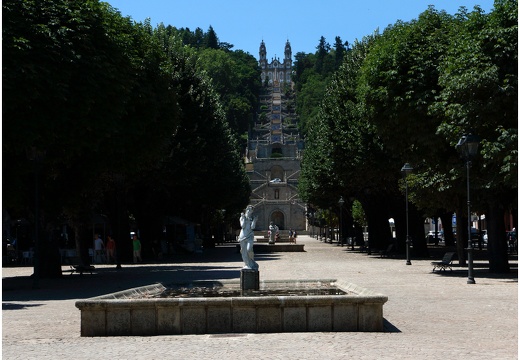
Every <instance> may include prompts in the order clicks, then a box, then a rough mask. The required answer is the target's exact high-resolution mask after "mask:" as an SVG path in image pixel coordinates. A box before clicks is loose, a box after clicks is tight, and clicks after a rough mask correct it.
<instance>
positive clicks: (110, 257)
mask: <svg viewBox="0 0 520 360" xmlns="http://www.w3.org/2000/svg"><path fill="white" fill-rule="evenodd" d="M105 249H106V251H107V264H110V263H112V262H115V261H116V242H115V241H114V239H113V238H112V236H110V235H109V236H107V245H106V246H105Z"/></svg>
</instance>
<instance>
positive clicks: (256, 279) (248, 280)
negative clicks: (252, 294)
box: [240, 269, 260, 291]
mask: <svg viewBox="0 0 520 360" xmlns="http://www.w3.org/2000/svg"><path fill="white" fill-rule="evenodd" d="M259 289H260V273H259V271H258V270H253V269H242V270H240V290H242V291H247V290H259Z"/></svg>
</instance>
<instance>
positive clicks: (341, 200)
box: [338, 196, 345, 246]
mask: <svg viewBox="0 0 520 360" xmlns="http://www.w3.org/2000/svg"><path fill="white" fill-rule="evenodd" d="M344 203H345V200H343V196H340V197H339V201H338V204H339V241H338V246H339V244H340V242H341V246H343V204H344Z"/></svg>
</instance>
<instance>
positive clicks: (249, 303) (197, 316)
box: [76, 279, 388, 336]
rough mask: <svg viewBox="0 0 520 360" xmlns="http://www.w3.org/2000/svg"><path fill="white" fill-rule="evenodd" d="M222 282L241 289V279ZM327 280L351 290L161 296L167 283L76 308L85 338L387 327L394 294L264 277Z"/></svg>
mask: <svg viewBox="0 0 520 360" xmlns="http://www.w3.org/2000/svg"><path fill="white" fill-rule="evenodd" d="M207 283H208V282H193V283H192V284H191V285H192V286H205V285H207ZM212 283H213V285H214V284H215V283H216V282H212ZM218 284H219V286H222V288H223V289H230V290H233V289H240V284H239V282H237V281H221V282H218ZM324 284H325V285H326V286H328V287H336V288H337V289H339V290H341V291H342V292H345V293H346V294H344V295H313V294H312V293H311V295H296V296H295V295H287V296H280V295H277V296H270V295H266V296H248V295H242V296H222V297H218V296H217V297H180V298H177V297H176V298H161V297H157V296H158V295H159V294H160V293H163V292H164V291H165V289H166V287H165V286H164V285H162V284H154V285H149V286H145V287H140V288H134V289H130V290H126V291H122V292H117V293H113V294H108V295H104V296H99V297H95V298H90V299H86V300H80V301H77V302H76V307H77V308H78V309H80V311H81V336H153V335H178V334H218V333H281V332H316V331H319V332H323V331H342V332H344V331H383V304H384V303H386V301H387V300H388V297H387V296H385V295H382V294H379V293H375V292H373V291H370V290H368V289H365V288H362V287H359V286H357V285H355V284H352V283H348V282H345V281H341V280H330V279H327V280H311V281H295V280H289V281H261V283H260V290H265V289H299V288H301V289H305V288H307V289H313V288H316V285H319V286H323V285H324Z"/></svg>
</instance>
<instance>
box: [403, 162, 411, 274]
mask: <svg viewBox="0 0 520 360" xmlns="http://www.w3.org/2000/svg"><path fill="white" fill-rule="evenodd" d="M412 170H413V167H412V166H411V165H410V164H409V163H406V164H404V165H403V167H402V168H401V173H402V174H403V176H404V186H405V194H406V265H412V262H411V261H410V236H409V234H408V180H407V179H406V178H407V177H408V174H410V173H411V172H412Z"/></svg>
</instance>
